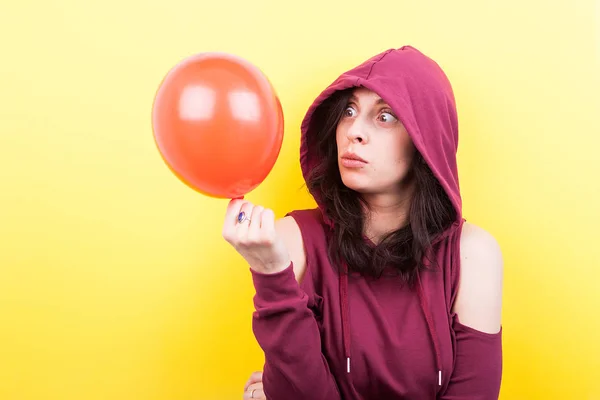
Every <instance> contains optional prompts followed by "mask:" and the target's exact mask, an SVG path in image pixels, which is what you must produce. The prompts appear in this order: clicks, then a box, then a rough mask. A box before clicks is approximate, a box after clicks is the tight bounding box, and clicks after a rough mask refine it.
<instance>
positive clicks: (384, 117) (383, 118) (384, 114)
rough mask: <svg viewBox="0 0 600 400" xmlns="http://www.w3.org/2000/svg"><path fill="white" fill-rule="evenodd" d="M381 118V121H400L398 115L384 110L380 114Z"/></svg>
mask: <svg viewBox="0 0 600 400" xmlns="http://www.w3.org/2000/svg"><path fill="white" fill-rule="evenodd" d="M379 120H380V121H381V122H396V121H398V118H396V116H394V114H392V113H390V112H382V113H381V114H379Z"/></svg>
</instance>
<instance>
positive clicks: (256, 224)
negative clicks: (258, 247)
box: [248, 206, 265, 243]
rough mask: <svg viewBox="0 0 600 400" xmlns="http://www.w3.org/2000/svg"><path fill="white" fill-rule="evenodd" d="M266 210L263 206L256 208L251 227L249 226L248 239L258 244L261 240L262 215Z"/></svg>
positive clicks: (253, 211)
mask: <svg viewBox="0 0 600 400" xmlns="http://www.w3.org/2000/svg"><path fill="white" fill-rule="evenodd" d="M264 209H265V208H264V207H263V206H255V207H254V208H253V209H252V215H251V216H250V225H249V226H248V239H249V240H250V241H251V242H254V243H256V242H257V241H258V239H259V238H260V224H261V221H260V219H261V214H262V212H263V210H264Z"/></svg>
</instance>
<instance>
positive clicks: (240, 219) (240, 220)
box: [237, 211, 250, 224]
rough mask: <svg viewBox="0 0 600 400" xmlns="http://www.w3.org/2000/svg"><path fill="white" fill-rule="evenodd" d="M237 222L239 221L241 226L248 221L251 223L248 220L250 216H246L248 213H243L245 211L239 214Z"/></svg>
mask: <svg viewBox="0 0 600 400" xmlns="http://www.w3.org/2000/svg"><path fill="white" fill-rule="evenodd" d="M237 220H238V223H239V224H241V223H242V222H244V221H248V222H250V218H248V216H247V215H246V213H245V212H243V211H242V212H241V213H239V214H238V218H237Z"/></svg>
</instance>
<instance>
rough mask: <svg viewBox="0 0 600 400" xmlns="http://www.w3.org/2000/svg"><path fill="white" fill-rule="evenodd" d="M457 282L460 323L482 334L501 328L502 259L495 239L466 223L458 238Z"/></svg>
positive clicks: (455, 305) (455, 306) (482, 230)
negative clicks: (458, 272)
mask: <svg viewBox="0 0 600 400" xmlns="http://www.w3.org/2000/svg"><path fill="white" fill-rule="evenodd" d="M460 254H461V257H460V258H461V266H460V281H459V286H458V293H457V297H456V301H455V303H454V311H455V312H456V313H457V315H458V318H459V320H460V322H461V323H462V324H463V325H466V326H469V327H471V328H473V329H476V330H479V331H482V332H485V333H497V332H498V331H499V330H500V328H501V314H502V284H503V269H504V261H503V258H502V251H501V249H500V245H499V244H498V242H497V241H496V239H495V238H494V237H493V236H492V235H491V234H490V233H489V232H487V231H486V230H484V229H483V228H481V227H479V226H477V225H474V224H471V223H465V224H464V226H463V230H462V234H461V238H460Z"/></svg>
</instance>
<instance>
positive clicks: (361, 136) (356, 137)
mask: <svg viewBox="0 0 600 400" xmlns="http://www.w3.org/2000/svg"><path fill="white" fill-rule="evenodd" d="M346 136H347V137H348V140H350V141H351V142H353V143H365V142H366V141H367V137H368V135H367V127H366V126H365V124H364V123H363V122H361V120H360V118H356V119H355V120H353V121H352V123H351V124H350V126H349V127H348V131H347V132H346Z"/></svg>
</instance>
